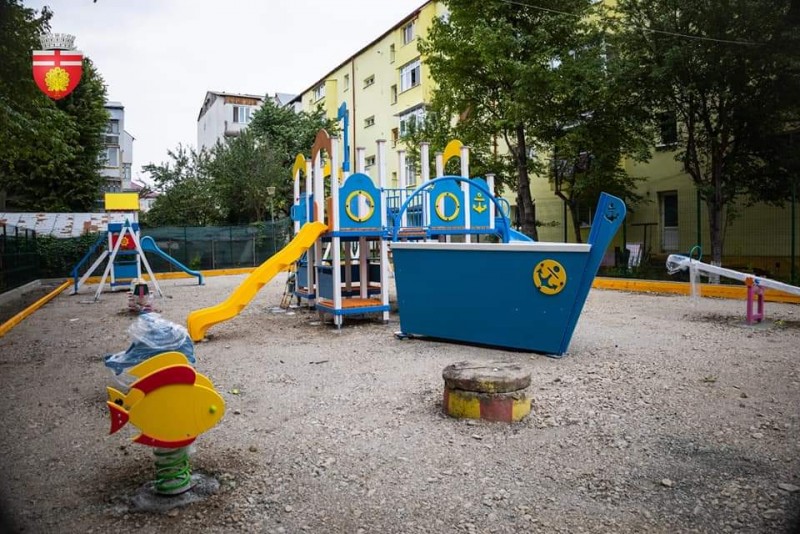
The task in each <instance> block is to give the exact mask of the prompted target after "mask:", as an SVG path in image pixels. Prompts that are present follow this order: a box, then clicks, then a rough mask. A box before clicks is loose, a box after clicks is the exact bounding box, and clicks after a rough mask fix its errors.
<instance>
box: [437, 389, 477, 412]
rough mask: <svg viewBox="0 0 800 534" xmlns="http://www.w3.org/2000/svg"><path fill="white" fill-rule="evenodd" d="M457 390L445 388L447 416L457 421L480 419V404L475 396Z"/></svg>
mask: <svg viewBox="0 0 800 534" xmlns="http://www.w3.org/2000/svg"><path fill="white" fill-rule="evenodd" d="M466 393H467V392H464V391H459V390H457V389H450V388H445V397H446V398H447V406H446V407H445V408H446V410H447V415H449V416H451V417H456V418H459V419H465V418H466V419H480V418H481V402H480V400H478V398H477V397H476V396H475V395H467V394H466Z"/></svg>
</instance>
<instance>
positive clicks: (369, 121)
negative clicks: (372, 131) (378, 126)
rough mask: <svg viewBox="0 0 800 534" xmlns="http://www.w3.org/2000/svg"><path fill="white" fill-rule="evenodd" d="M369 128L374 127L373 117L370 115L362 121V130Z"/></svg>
mask: <svg viewBox="0 0 800 534" xmlns="http://www.w3.org/2000/svg"><path fill="white" fill-rule="evenodd" d="M370 126H375V115H370V116H369V117H367V118H366V119H364V128H369V127H370Z"/></svg>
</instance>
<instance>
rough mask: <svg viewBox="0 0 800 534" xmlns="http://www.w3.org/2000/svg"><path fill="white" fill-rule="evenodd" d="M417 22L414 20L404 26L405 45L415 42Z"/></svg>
mask: <svg viewBox="0 0 800 534" xmlns="http://www.w3.org/2000/svg"><path fill="white" fill-rule="evenodd" d="M415 23H416V21H414V20H412V21H411V22H409V23H408V24H406V25H405V26H403V44H408V43H410V42H411V41H413V40H414V25H415Z"/></svg>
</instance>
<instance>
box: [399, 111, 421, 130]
mask: <svg viewBox="0 0 800 534" xmlns="http://www.w3.org/2000/svg"><path fill="white" fill-rule="evenodd" d="M399 119H400V137H403V136H404V135H406V133H407V129H408V128H407V126H406V125H407V124H408V123H409V122H411V121H413V122H414V124H417V125H422V124H423V123H424V122H425V108H423V107H418V108H416V109H413V110H411V111H408V112H406V113H403V114H401V115H400V117H399Z"/></svg>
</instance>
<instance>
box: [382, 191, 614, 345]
mask: <svg viewBox="0 0 800 534" xmlns="http://www.w3.org/2000/svg"><path fill="white" fill-rule="evenodd" d="M624 215H625V205H624V203H622V201H621V200H619V199H617V198H615V197H612V196H610V195H607V194H603V196H602V197H601V200H600V203H599V205H598V211H597V212H596V216H595V220H594V222H593V226H592V231H591V233H590V237H589V243H588V244H562V243H536V242H514V243H500V244H490V243H486V244H468V243H435V242H429V243H417V242H397V243H393V244H392V254H393V257H394V264H395V280H396V284H397V300H398V307H399V312H400V328H401V330H402V332H403V333H405V334H408V335H419V336H429V337H433V338H439V339H447V340H454V341H460V342H466V343H475V344H480V345H491V346H497V347H505V348H510V349H519V350H527V351H534V352H542V353H546V354H551V355H562V354H564V353H565V352H566V351H567V349H568V347H569V343H570V340H571V338H572V334H573V332H574V330H575V326H576V324H577V322H578V317H579V316H580V313H581V311H582V309H583V305H584V303H585V301H586V297H587V296H588V294H589V290H590V288H591V284H592V281H593V280H594V277H595V275H596V274H597V269H598V268H599V266H600V261H601V260H602V257H603V254H604V252H605V250H606V248H607V247H608V245H609V244H610V242H611V239H612V238H613V237H614V235H615V233H616V231H617V229H618V228H619V226H620V225H621V223H622V218H623V217H624Z"/></svg>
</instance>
